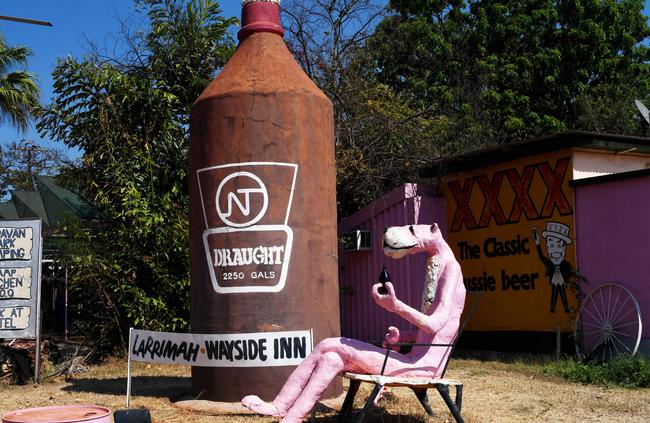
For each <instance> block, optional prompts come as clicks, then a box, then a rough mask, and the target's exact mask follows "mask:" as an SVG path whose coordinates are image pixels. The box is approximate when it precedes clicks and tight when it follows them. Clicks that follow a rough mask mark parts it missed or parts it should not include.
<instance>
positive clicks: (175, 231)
mask: <svg viewBox="0 0 650 423" xmlns="http://www.w3.org/2000/svg"><path fill="white" fill-rule="evenodd" d="M140 5H141V7H142V10H143V11H145V12H146V13H147V16H148V22H149V31H148V32H146V33H144V34H143V35H142V36H141V37H139V38H138V35H137V34H138V33H137V32H136V35H135V36H134V37H136V38H130V39H129V40H128V43H127V44H128V45H131V46H136V48H134V50H133V51H129V52H127V54H124V55H122V56H121V57H119V58H105V57H104V58H103V57H100V56H99V55H94V56H91V57H88V58H86V59H84V60H83V61H79V60H76V59H73V58H67V59H65V60H62V61H60V62H59V64H58V65H57V67H56V69H55V71H54V73H53V76H54V80H55V97H54V101H53V103H52V104H51V105H50V106H49V107H48V108H47V110H46V111H45V113H44V114H43V117H42V119H41V120H40V122H39V124H38V128H39V130H40V131H41V133H42V134H43V135H48V136H50V137H52V138H53V139H57V140H61V141H62V142H64V143H65V144H66V145H67V146H69V147H77V148H79V149H81V150H82V152H83V157H82V159H81V165H80V166H79V167H76V168H70V169H68V170H67V172H65V173H64V177H65V178H66V179H67V181H68V183H70V184H75V185H76V186H77V187H78V188H79V189H80V190H81V191H83V192H84V193H85V194H86V196H87V197H88V198H89V199H91V200H92V201H94V202H95V204H96V205H97V206H98V207H99V208H100V209H101V210H102V211H103V213H104V215H106V216H108V218H107V221H106V222H104V223H103V224H102V225H101V226H99V227H97V228H94V229H93V231H92V233H89V232H87V231H82V230H78V229H75V228H74V227H70V228H65V229H66V230H68V235H69V236H70V240H71V241H70V242H69V243H68V245H67V247H64V248H67V251H68V252H69V257H70V260H72V261H73V264H74V267H73V269H74V271H73V275H72V279H73V281H74V284H73V286H74V287H75V292H76V294H77V295H78V296H79V297H78V298H79V300H78V301H77V302H76V304H77V306H78V311H79V312H80V313H81V317H82V319H80V320H81V321H83V322H85V323H86V324H87V327H86V328H85V330H86V331H87V332H91V333H93V334H94V335H95V337H97V338H100V339H104V340H106V341H107V342H108V344H109V345H114V344H115V342H116V341H119V338H116V335H117V334H119V335H122V339H121V340H122V341H123V340H124V334H125V333H126V331H127V329H128V327H129V326H137V327H146V328H152V329H167V330H185V329H187V328H188V325H189V258H188V239H187V236H188V221H187V218H188V214H189V213H188V207H189V204H188V194H187V181H186V178H187V175H186V168H187V153H188V144H189V143H188V126H187V122H188V111H189V108H190V106H191V103H192V102H193V101H194V99H195V98H196V97H197V96H198V95H199V93H200V92H201V90H202V89H203V88H204V87H205V86H206V85H207V83H208V82H209V81H210V80H211V79H212V77H213V76H214V74H215V72H216V71H218V69H219V68H220V67H222V66H223V65H224V64H225V62H226V61H227V59H228V58H229V56H230V54H231V53H232V51H233V50H234V42H233V40H232V39H231V37H230V36H229V35H228V30H229V28H230V26H231V25H232V24H233V23H234V20H232V19H225V18H223V17H221V16H220V14H221V11H220V9H219V5H218V3H217V2H214V1H211V0H186V1H181V0H159V1H142V2H140ZM125 57H126V58H127V60H125V59H124V58H125ZM97 311H100V312H97ZM106 322H111V324H110V325H108V324H106ZM115 329H118V330H117V331H116V330H115Z"/></svg>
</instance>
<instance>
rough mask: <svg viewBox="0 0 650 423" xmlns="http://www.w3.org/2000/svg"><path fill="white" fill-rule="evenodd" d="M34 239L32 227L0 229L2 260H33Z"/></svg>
mask: <svg viewBox="0 0 650 423" xmlns="http://www.w3.org/2000/svg"><path fill="white" fill-rule="evenodd" d="M33 239H34V232H33V230H32V228H30V227H22V228H21V227H17V228H11V227H9V228H7V227H0V260H31V259H32V248H33V244H34V243H33V242H32V241H33Z"/></svg>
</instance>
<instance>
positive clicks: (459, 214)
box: [449, 178, 476, 232]
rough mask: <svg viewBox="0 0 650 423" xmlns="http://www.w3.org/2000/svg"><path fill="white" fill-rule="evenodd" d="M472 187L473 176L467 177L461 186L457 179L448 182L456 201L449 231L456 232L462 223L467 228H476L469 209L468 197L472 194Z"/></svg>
mask: <svg viewBox="0 0 650 423" xmlns="http://www.w3.org/2000/svg"><path fill="white" fill-rule="evenodd" d="M473 187H474V178H467V179H465V182H464V184H463V187H462V188H461V186H460V183H459V182H458V181H450V182H449V190H450V191H451V195H452V197H453V198H454V201H455V202H456V213H454V220H453V221H452V223H451V232H458V231H460V230H461V228H462V227H463V223H465V226H466V227H467V229H475V228H476V220H475V219H474V215H473V214H472V211H471V210H470V209H469V197H470V195H472V188H473Z"/></svg>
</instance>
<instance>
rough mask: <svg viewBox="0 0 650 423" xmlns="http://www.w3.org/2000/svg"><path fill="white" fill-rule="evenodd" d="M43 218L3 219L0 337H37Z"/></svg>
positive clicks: (0, 246)
mask: <svg viewBox="0 0 650 423" xmlns="http://www.w3.org/2000/svg"><path fill="white" fill-rule="evenodd" d="M40 255H41V221H40V220H12V221H9V220H4V221H0V338H37V337H38V315H39V312H38V304H39V296H40V276H41V273H40V266H41V257H40Z"/></svg>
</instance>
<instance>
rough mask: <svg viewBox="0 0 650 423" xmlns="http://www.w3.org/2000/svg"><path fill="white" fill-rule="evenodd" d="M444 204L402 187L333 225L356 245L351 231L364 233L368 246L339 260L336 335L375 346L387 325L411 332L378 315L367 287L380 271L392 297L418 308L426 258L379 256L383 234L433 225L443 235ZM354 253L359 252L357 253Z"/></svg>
mask: <svg viewBox="0 0 650 423" xmlns="http://www.w3.org/2000/svg"><path fill="white" fill-rule="evenodd" d="M445 221H446V219H445V207H444V199H442V198H436V197H435V190H434V189H433V188H431V187H426V186H422V185H416V184H406V185H403V186H401V187H399V188H397V189H395V190H393V191H392V192H390V193H388V194H386V195H385V196H383V197H381V198H380V199H379V200H376V201H374V202H373V203H372V204H370V205H369V206H367V207H365V208H364V209H363V210H361V211H359V212H357V213H355V214H353V215H352V216H350V217H348V218H347V219H344V220H343V221H341V222H340V224H339V234H341V235H343V234H347V236H346V238H348V239H350V238H351V239H353V240H356V236H357V235H358V234H359V232H357V231H368V232H369V235H370V245H369V246H368V245H362V246H359V245H353V246H352V247H350V248H351V249H349V250H345V249H343V250H342V251H341V252H340V256H339V279H340V290H341V300H340V304H341V333H342V335H343V336H346V337H350V338H356V339H361V340H364V341H368V342H373V341H381V340H382V339H383V338H384V334H385V333H386V329H387V328H388V326H390V325H394V326H397V327H398V328H400V329H407V330H408V329H413V327H412V326H409V324H408V323H407V322H406V321H404V320H401V319H399V318H398V317H397V316H395V315H393V314H390V313H388V312H386V311H384V310H383V309H382V308H380V307H379V306H377V305H376V304H375V303H374V301H373V300H372V298H371V297H370V287H371V286H372V285H373V284H375V283H376V282H377V280H378V278H379V273H380V272H381V270H382V267H383V266H386V268H387V269H388V273H389V274H390V275H391V278H392V280H393V284H394V285H395V288H396V294H397V296H398V297H399V298H401V299H402V300H403V301H405V302H407V303H409V304H417V303H419V302H420V299H421V295H422V286H423V283H424V267H425V259H426V257H425V256H424V255H422V254H418V255H414V256H407V257H405V258H403V259H401V260H393V259H390V258H388V257H386V256H385V255H384V250H383V233H384V229H385V228H387V227H389V226H401V225H415V224H431V223H434V222H436V223H438V224H439V225H440V229H441V230H442V231H443V233H444V232H445ZM358 247H360V248H358Z"/></svg>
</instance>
